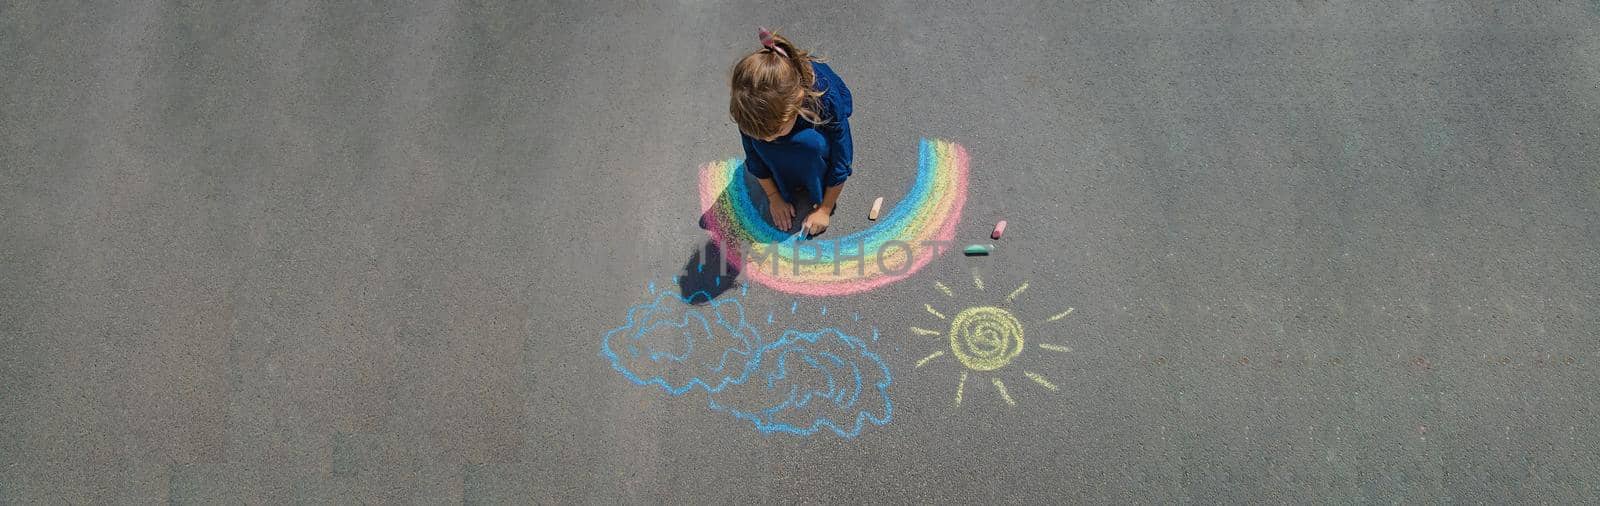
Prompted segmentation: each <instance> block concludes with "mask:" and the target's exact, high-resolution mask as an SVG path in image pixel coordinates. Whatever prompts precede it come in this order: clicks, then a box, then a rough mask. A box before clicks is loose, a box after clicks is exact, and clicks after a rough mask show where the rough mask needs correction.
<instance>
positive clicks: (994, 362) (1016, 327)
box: [949, 306, 1024, 371]
mask: <svg viewBox="0 0 1600 506" xmlns="http://www.w3.org/2000/svg"><path fill="white" fill-rule="evenodd" d="M949 334H950V335H949V338H950V350H951V352H952V353H953V354H955V356H956V360H959V361H961V365H964V366H966V367H967V368H968V369H971V370H974V371H993V370H995V369H999V368H1001V367H1005V366H1006V365H1008V364H1010V363H1011V359H1014V358H1017V355H1018V354H1021V353H1022V347H1023V345H1024V341H1023V338H1022V322H1019V321H1017V318H1016V317H1015V316H1011V312H1010V311H1006V310H1004V309H1000V308H997V307H990V306H985V307H969V308H966V309H963V310H962V311H961V312H960V313H957V314H956V318H955V320H952V321H951V322H950V333H949Z"/></svg>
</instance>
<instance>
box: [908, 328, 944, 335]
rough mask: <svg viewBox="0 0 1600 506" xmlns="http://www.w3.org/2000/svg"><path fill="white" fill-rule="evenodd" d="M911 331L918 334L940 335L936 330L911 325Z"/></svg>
mask: <svg viewBox="0 0 1600 506" xmlns="http://www.w3.org/2000/svg"><path fill="white" fill-rule="evenodd" d="M911 332H912V333H914V334H917V335H919V336H942V335H944V334H940V333H939V331H937V330H928V329H925V328H920V327H911Z"/></svg>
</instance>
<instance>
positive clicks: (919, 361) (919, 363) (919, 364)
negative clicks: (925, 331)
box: [913, 350, 944, 369]
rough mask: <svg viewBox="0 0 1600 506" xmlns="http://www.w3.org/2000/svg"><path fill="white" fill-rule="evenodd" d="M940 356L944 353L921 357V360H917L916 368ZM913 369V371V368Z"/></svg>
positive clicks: (941, 351) (939, 352) (938, 352)
mask: <svg viewBox="0 0 1600 506" xmlns="http://www.w3.org/2000/svg"><path fill="white" fill-rule="evenodd" d="M942 356H944V351H943V350H940V351H935V352H933V354H932V355H928V356H926V357H922V360H918V361H917V367H922V364H926V363H928V361H929V360H933V359H936V358H939V357H942ZM913 369H915V367H914V368H913Z"/></svg>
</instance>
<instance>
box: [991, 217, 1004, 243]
mask: <svg viewBox="0 0 1600 506" xmlns="http://www.w3.org/2000/svg"><path fill="white" fill-rule="evenodd" d="M1004 233H1006V220H1000V223H996V224H994V232H990V233H989V238H990V239H999V238H1000V234H1004Z"/></svg>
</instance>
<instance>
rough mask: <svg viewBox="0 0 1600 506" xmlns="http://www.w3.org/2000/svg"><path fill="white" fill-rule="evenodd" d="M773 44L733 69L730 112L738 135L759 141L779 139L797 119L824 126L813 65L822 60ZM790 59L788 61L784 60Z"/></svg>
mask: <svg viewBox="0 0 1600 506" xmlns="http://www.w3.org/2000/svg"><path fill="white" fill-rule="evenodd" d="M771 42H772V45H771V46H768V47H763V48H761V50H759V51H756V52H754V53H750V54H749V55H747V56H745V57H744V58H741V59H739V62H738V63H735V64H733V77H732V78H731V79H730V80H729V85H730V88H731V93H730V97H729V100H728V113H729V114H730V115H732V116H733V122H734V123H736V124H738V125H739V131H741V132H744V134H745V135H748V136H751V137H755V138H757V139H766V138H769V137H773V136H776V135H777V134H778V132H779V131H782V130H783V125H784V124H787V123H788V122H789V121H790V120H792V119H794V118H795V116H799V117H802V118H805V119H806V121H810V122H811V123H812V124H816V125H821V124H823V123H824V122H823V120H822V115H821V112H822V102H821V97H822V92H820V91H817V90H816V89H815V88H816V83H817V74H816V71H814V70H812V68H811V62H814V61H822V59H821V58H817V57H815V56H811V53H809V52H807V51H805V50H803V49H800V48H798V47H795V46H794V43H793V42H789V39H786V38H784V37H783V36H782V35H778V34H772V40H771ZM785 55H787V56H785Z"/></svg>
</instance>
